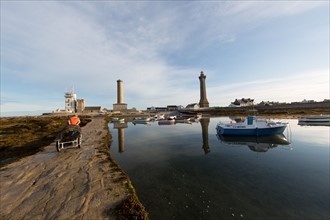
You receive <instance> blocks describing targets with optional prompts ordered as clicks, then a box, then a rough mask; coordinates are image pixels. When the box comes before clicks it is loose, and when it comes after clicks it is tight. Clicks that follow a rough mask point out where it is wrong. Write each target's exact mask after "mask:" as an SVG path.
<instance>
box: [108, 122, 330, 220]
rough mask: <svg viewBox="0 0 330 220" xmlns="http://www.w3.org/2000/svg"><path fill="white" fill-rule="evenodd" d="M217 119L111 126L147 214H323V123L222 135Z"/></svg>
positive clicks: (115, 148) (114, 147) (119, 158)
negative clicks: (271, 133)
mask: <svg viewBox="0 0 330 220" xmlns="http://www.w3.org/2000/svg"><path fill="white" fill-rule="evenodd" d="M220 120H228V118H225V117H222V118H202V119H200V120H199V121H196V122H192V123H189V124H188V123H176V124H170V125H161V126H160V125H158V123H157V122H148V123H146V124H135V125H134V124H132V123H131V122H130V120H127V119H126V120H125V122H116V123H118V124H116V125H115V124H110V125H109V128H110V131H111V134H112V140H113V142H112V144H111V147H110V150H111V155H112V157H113V158H114V159H115V160H116V162H117V163H118V164H119V165H120V167H121V168H122V169H123V170H124V171H125V172H126V173H127V174H128V175H129V177H130V179H131V181H132V184H133V186H134V187H135V189H136V192H137V194H138V196H139V199H140V201H141V202H142V203H143V205H144V206H145V208H146V209H147V211H148V212H149V217H150V219H232V218H242V219H244V218H245V219H329V213H330V212H329V211H330V210H329V199H330V198H329V194H330V192H329V172H330V170H329V156H330V155H329V127H327V126H300V125H298V122H297V120H287V121H288V122H289V124H290V126H289V127H290V130H286V131H285V132H284V133H283V134H282V135H276V136H265V137H237V136H227V137H225V136H220V135H217V133H216V130H215V127H216V124H217V123H218V122H219V121H220ZM287 129H288V128H287ZM288 131H291V132H288Z"/></svg>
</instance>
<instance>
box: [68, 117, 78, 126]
mask: <svg viewBox="0 0 330 220" xmlns="http://www.w3.org/2000/svg"><path fill="white" fill-rule="evenodd" d="M68 124H69V125H79V124H80V119H79V117H78V116H77V115H74V116H71V117H70V118H69V120H68Z"/></svg>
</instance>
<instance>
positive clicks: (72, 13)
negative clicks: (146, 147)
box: [1, 1, 324, 110]
mask: <svg viewBox="0 0 330 220" xmlns="http://www.w3.org/2000/svg"><path fill="white" fill-rule="evenodd" d="M319 4H324V3H322V2H321V3H319V2H317V3H315V4H314V3H313V4H312V3H308V2H307V3H306V2H285V4H284V3H283V2H281V3H277V2H271V3H268V2H251V1H248V2H232V1H229V2H189V3H188V2H117V1H110V2H107V1H106V2H62V1H60V2H22V1H18V2H4V3H1V6H2V7H1V12H2V13H1V45H2V46H1V57H2V58H1V62H2V65H1V74H5V75H6V78H10V79H11V80H12V81H17V82H22V81H24V82H26V83H28V84H31V85H32V86H34V87H36V88H38V87H40V88H42V89H44V88H47V89H48V91H47V92H49V91H59V90H60V92H63V90H64V89H65V88H70V87H71V86H72V85H73V84H74V85H75V86H76V87H77V88H78V92H79V93H80V95H79V94H78V96H80V98H85V97H86V98H87V97H88V98H90V99H93V100H94V101H88V100H87V103H100V104H101V103H102V105H103V103H110V105H108V106H106V107H111V104H112V102H113V101H114V100H115V97H116V95H115V94H116V81H117V79H122V80H124V89H125V90H124V94H125V100H128V101H130V102H132V104H131V105H133V106H135V107H146V106H150V105H166V104H171V103H173V102H175V103H173V104H182V105H185V104H188V103H191V102H198V100H199V82H198V78H197V77H198V75H199V71H200V69H196V67H195V66H194V65H191V67H186V68H183V67H177V66H173V65H170V64H169V63H168V62H167V58H166V57H164V54H176V53H177V52H180V51H182V50H184V49H186V48H189V49H190V50H191V51H194V52H195V53H198V51H199V50H202V49H203V48H204V47H207V46H209V45H212V44H213V43H214V42H220V43H233V42H235V41H236V39H237V38H239V35H240V34H241V33H242V32H244V31H245V30H246V29H249V28H251V27H255V26H258V25H259V24H260V22H264V21H265V20H267V19H269V18H273V17H276V16H291V15H293V14H296V13H301V12H303V11H305V10H309V9H312V8H313V7H316V6H319ZM215 6H217V7H215ZM191 48H193V49H191ZM201 48H202V49H201ZM184 54H185V56H189V55H190V54H186V53H184ZM210 71H212V70H210ZM1 83H3V82H1ZM259 84H260V83H252V84H251V86H252V87H253V86H255V85H259ZM266 84H268V85H269V84H271V83H270V82H266ZM41 85H42V86H43V87H42V86H41ZM251 86H249V87H251ZM242 87H243V86H242ZM196 88H197V89H196ZM222 88H224V89H220V90H219V89H216V88H210V89H209V91H208V95H209V96H210V100H209V101H210V103H211V102H213V103H214V104H215V105H216V104H217V103H219V104H220V103H221V104H222V105H227V104H229V103H227V102H230V101H232V97H235V98H236V95H240V91H239V92H236V91H238V90H237V89H239V88H240V86H239V85H235V86H233V89H232V90H234V91H235V92H233V91H231V92H232V93H231V96H230V99H229V100H228V98H227V100H228V101H226V103H222V102H221V101H211V97H212V100H217V98H218V97H219V96H218V95H221V94H228V93H227V91H228V90H231V89H230V88H227V87H225V86H224V87H222ZM245 88H246V87H245ZM262 89H263V90H266V88H262ZM300 89H301V88H300ZM38 92H39V93H40V91H37V92H36V93H38ZM2 93H4V94H1V96H2V97H3V96H4V95H10V93H15V94H19V93H24V91H18V90H16V91H13V89H12V90H10V89H8V90H6V91H4V92H2ZM250 94H251V95H250V96H253V95H257V93H254V92H253V90H251V91H250ZM38 95H39V94H38ZM42 96H43V97H46V96H47V93H46V92H44V94H42ZM82 96H83V97H82ZM220 97H221V96H220ZM15 98H16V99H18V100H19V99H20V98H19V95H15ZM27 99H28V98H27ZM59 99H62V97H59ZM103 99H108V101H104V100H103ZM196 99H197V100H196ZM221 99H223V98H221ZM31 100H33V101H32V102H34V103H36V104H33V106H37V107H41V106H38V104H37V102H38V101H37V100H36V101H35V99H34V98H31ZM110 100H111V101H110ZM54 103H56V104H57V102H54ZM129 104H130V103H129ZM17 107H19V106H17V105H12V106H11V107H10V106H9V105H7V104H2V109H7V110H12V109H15V108H17ZM59 107H61V106H59ZM19 108H21V107H19ZM23 108H31V109H35V108H34V107H32V106H29V105H27V106H25V107H23ZM54 108H56V107H53V109H54Z"/></svg>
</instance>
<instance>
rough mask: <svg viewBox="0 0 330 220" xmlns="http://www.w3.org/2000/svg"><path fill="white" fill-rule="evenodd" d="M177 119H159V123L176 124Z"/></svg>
mask: <svg viewBox="0 0 330 220" xmlns="http://www.w3.org/2000/svg"><path fill="white" fill-rule="evenodd" d="M174 124H175V119H174V118H167V119H162V120H159V121H158V125H174Z"/></svg>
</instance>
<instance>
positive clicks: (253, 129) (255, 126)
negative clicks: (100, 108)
mask: <svg viewBox="0 0 330 220" xmlns="http://www.w3.org/2000/svg"><path fill="white" fill-rule="evenodd" d="M286 126H287V124H286V123H282V122H274V121H271V120H268V119H265V118H263V117H260V116H248V117H246V119H245V120H244V121H243V122H237V123H235V122H233V121H231V122H230V123H222V122H219V123H218V124H217V127H216V130H217V133H218V134H220V135H244V136H264V135H275V134H282V133H283V131H284V130H285V128H286Z"/></svg>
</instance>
